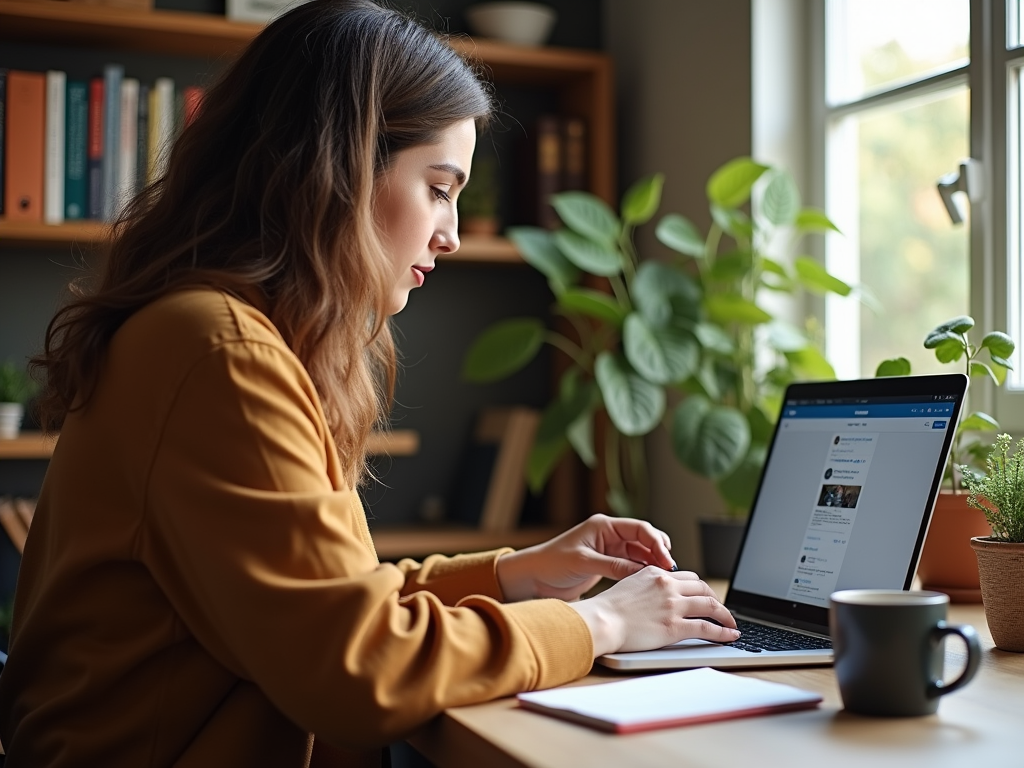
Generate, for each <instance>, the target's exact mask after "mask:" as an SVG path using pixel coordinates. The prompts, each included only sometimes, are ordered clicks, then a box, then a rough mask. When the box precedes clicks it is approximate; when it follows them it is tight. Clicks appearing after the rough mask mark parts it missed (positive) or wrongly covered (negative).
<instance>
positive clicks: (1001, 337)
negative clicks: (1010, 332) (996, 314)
mask: <svg viewBox="0 0 1024 768" xmlns="http://www.w3.org/2000/svg"><path fill="white" fill-rule="evenodd" d="M981 346H982V347H983V348H985V349H987V350H988V352H989V354H990V355H991V356H992V358H993V359H995V358H997V357H1000V358H1007V357H1010V355H1012V354H1013V350H1014V349H1016V344H1014V343H1013V339H1011V338H1010V337H1009V336H1007V335H1006V334H1005V333H1003V332H1002V331H992V332H991V333H986V334H985V338H983V339H982V340H981Z"/></svg>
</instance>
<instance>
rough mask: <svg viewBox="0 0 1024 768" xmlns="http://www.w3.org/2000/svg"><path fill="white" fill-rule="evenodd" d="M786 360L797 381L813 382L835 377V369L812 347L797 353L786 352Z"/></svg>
mask: <svg viewBox="0 0 1024 768" xmlns="http://www.w3.org/2000/svg"><path fill="white" fill-rule="evenodd" d="M786 359H787V360H788V361H789V364H790V366H791V367H792V368H793V371H794V372H795V373H796V376H797V378H798V379H807V380H812V381H815V380H831V379H834V378H835V377H836V372H835V369H834V368H833V367H832V366H831V364H830V363H829V362H828V360H826V359H825V356H824V355H822V354H821V352H819V351H818V350H817V349H815V348H814V347H812V346H808V347H804V348H803V349H801V350H800V351H799V352H787V353H786Z"/></svg>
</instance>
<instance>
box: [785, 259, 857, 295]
mask: <svg viewBox="0 0 1024 768" xmlns="http://www.w3.org/2000/svg"><path fill="white" fill-rule="evenodd" d="M793 266H794V267H795V268H796V274H797V277H798V278H799V279H800V282H801V283H803V285H804V287H805V288H807V289H808V290H811V291H814V292H815V293H828V292H829V291H831V292H832V293H838V294H839V295H840V296H848V295H849V294H850V291H851V290H852V289H851V288H850V286H849V285H848V284H847V283H844V282H843V281H842V280H840V279H839V278H838V277H835V276H834V275H832V274H830V273H829V271H828V270H827V269H825V267H823V266H822V265H821V262H819V261H818V260H817V259H814V258H811V257H810V256H797V257H796V260H795V261H794V262H793Z"/></svg>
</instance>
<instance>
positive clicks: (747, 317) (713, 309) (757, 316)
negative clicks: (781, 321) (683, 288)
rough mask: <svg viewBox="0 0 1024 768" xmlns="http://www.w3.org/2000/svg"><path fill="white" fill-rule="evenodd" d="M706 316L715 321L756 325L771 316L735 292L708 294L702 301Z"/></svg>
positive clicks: (766, 320)
mask: <svg viewBox="0 0 1024 768" xmlns="http://www.w3.org/2000/svg"><path fill="white" fill-rule="evenodd" d="M704 306H705V308H706V309H707V312H708V316H709V317H710V318H711V319H712V320H714V321H715V322H716V323H721V324H722V325H725V324H726V323H744V324H747V325H756V324H758V323H767V322H770V321H771V320H772V316H771V315H769V314H768V313H767V312H765V311H764V310H763V309H761V308H760V307H759V306H757V304H755V303H754V302H752V301H748V300H747V299H744V298H743V297H742V296H740V295H738V294H735V293H722V294H717V295H714V296H708V297H707V299H706V300H705V302H704Z"/></svg>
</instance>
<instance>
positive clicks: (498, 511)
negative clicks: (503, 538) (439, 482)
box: [452, 406, 540, 533]
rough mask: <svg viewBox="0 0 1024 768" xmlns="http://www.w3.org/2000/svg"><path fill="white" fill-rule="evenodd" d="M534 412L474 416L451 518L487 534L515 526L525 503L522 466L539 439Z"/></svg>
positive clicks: (519, 409) (500, 410) (517, 409)
mask: <svg viewBox="0 0 1024 768" xmlns="http://www.w3.org/2000/svg"><path fill="white" fill-rule="evenodd" d="M539 423H540V413H539V412H538V411H537V410H536V409H534V408H527V407H523V406H506V407H494V408H485V409H484V410H482V411H481V412H480V415H479V416H478V417H477V421H476V425H475V427H474V430H473V438H472V440H471V442H470V445H469V448H468V450H467V452H466V459H465V461H464V462H463V466H462V473H461V475H460V478H459V481H458V483H459V484H458V486H457V489H456V493H455V494H454V503H453V505H452V509H453V515H452V518H453V520H454V521H455V522H461V523H468V524H471V525H476V526H478V527H479V528H480V530H482V531H485V532H487V533H507V532H508V531H511V530H514V529H515V527H516V526H517V525H518V524H519V516H520V513H521V512H522V509H523V502H524V501H525V500H526V464H527V460H528V459H529V456H530V450H531V449H532V448H533V438H534V436H535V435H536V434H537V425H538V424H539Z"/></svg>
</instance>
